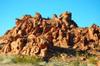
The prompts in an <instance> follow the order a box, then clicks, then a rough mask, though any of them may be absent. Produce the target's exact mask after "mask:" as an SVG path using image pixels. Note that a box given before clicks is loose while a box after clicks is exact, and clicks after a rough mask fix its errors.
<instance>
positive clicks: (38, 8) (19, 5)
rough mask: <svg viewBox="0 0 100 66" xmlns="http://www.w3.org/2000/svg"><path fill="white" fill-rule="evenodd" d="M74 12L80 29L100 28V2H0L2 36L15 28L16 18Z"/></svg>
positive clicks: (89, 0)
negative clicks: (37, 13) (94, 26)
mask: <svg viewBox="0 0 100 66" xmlns="http://www.w3.org/2000/svg"><path fill="white" fill-rule="evenodd" d="M64 11H70V12H72V17H73V18H72V19H73V20H74V21H76V22H77V24H78V25H79V26H80V27H86V26H90V25H91V24H93V23H95V24H98V25H99V26H100V0H0V35H3V34H4V33H5V32H6V31H7V30H8V29H11V28H12V27H14V26H15V18H20V17H22V16H23V15H25V14H31V15H32V16H33V15H34V13H35V12H40V13H41V14H42V16H43V17H51V16H52V14H58V15H59V14H61V13H62V12H64Z"/></svg>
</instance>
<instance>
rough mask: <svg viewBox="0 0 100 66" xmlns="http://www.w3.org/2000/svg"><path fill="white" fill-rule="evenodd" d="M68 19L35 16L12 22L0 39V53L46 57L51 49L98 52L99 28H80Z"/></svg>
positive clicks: (26, 16)
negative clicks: (9, 28) (12, 26)
mask: <svg viewBox="0 0 100 66" xmlns="http://www.w3.org/2000/svg"><path fill="white" fill-rule="evenodd" d="M71 17H72V14H71V13H69V12H64V13H62V14H61V15H60V16H59V17H58V16H57V15H56V14H54V15H53V17H52V18H43V17H42V16H41V14H40V13H36V14H35V16H34V17H33V16H30V15H25V16H24V17H23V18H21V19H16V26H15V27H14V28H12V29H11V30H8V31H7V32H6V33H5V35H4V36H2V37H0V54H12V55H13V54H19V55H30V56H39V57H46V56H47V55H48V54H50V52H49V51H50V50H52V48H54V47H58V48H64V49H66V50H67V48H71V49H75V50H78V51H85V50H86V51H88V52H89V53H91V54H96V52H100V27H99V26H97V25H95V24H93V25H92V26H91V27H85V28H80V27H78V25H77V24H76V23H75V22H74V21H73V20H72V18H71ZM52 51H53V50H52ZM69 52H70V51H69Z"/></svg>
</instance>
